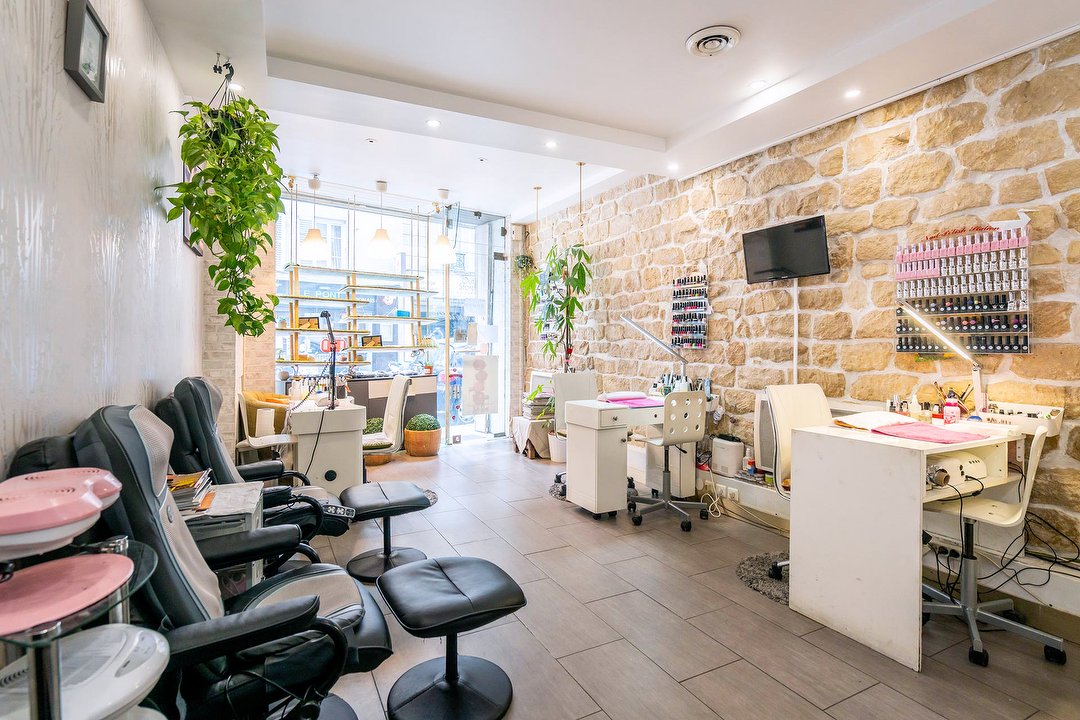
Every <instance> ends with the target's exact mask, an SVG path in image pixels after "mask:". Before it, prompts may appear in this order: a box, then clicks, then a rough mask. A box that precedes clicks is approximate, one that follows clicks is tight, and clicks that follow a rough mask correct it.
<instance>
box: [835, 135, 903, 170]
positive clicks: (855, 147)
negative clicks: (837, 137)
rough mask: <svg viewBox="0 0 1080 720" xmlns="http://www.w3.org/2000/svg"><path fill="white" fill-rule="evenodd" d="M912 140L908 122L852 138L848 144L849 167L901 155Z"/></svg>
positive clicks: (853, 168)
mask: <svg viewBox="0 0 1080 720" xmlns="http://www.w3.org/2000/svg"><path fill="white" fill-rule="evenodd" d="M910 142H911V128H910V127H909V126H908V125H906V124H905V125H898V126H896V127H891V128H886V129H884V130H878V131H876V132H872V133H868V134H866V135H860V136H858V137H855V138H852V139H851V140H849V141H848V145H847V164H848V169H849V170H858V169H859V168H861V167H864V166H865V165H868V164H870V163H872V162H876V161H879V160H889V159H891V158H894V157H896V156H898V155H901V154H903V153H904V151H905V150H907V148H908V145H909V144H910Z"/></svg>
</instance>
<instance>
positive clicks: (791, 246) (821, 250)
mask: <svg viewBox="0 0 1080 720" xmlns="http://www.w3.org/2000/svg"><path fill="white" fill-rule="evenodd" d="M743 258H744V259H745V260H746V282H747V283H760V282H768V281H770V280H784V279H787V278H798V277H808V276H810V275H828V274H829V270H830V269H829V246H828V243H827V242H826V241H825V216H824V215H818V216H817V217H812V218H808V219H806V220H796V221H795V222H791V223H787V224H785V225H777V226H775V227H771V228H765V229H764V230H755V231H754V232H748V233H743Z"/></svg>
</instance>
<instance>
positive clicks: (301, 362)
mask: <svg viewBox="0 0 1080 720" xmlns="http://www.w3.org/2000/svg"><path fill="white" fill-rule="evenodd" d="M338 363H339V364H341V365H370V364H371V363H370V362H368V361H367V360H338ZM274 364H275V365H329V364H330V360H329V359H327V360H275V361H274Z"/></svg>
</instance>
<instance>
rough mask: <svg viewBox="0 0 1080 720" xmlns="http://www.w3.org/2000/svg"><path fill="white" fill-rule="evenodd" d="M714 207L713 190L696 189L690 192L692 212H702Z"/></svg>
mask: <svg viewBox="0 0 1080 720" xmlns="http://www.w3.org/2000/svg"><path fill="white" fill-rule="evenodd" d="M712 205H713V194H712V189H711V188H704V187H699V188H694V189H693V190H691V191H690V212H696V213H698V212H702V211H704V210H708V209H709V208H711V207H712Z"/></svg>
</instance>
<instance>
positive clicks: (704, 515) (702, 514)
mask: <svg viewBox="0 0 1080 720" xmlns="http://www.w3.org/2000/svg"><path fill="white" fill-rule="evenodd" d="M698 517H699V518H701V519H702V520H708V519H709V511H708V510H701V511H700V512H698Z"/></svg>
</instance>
